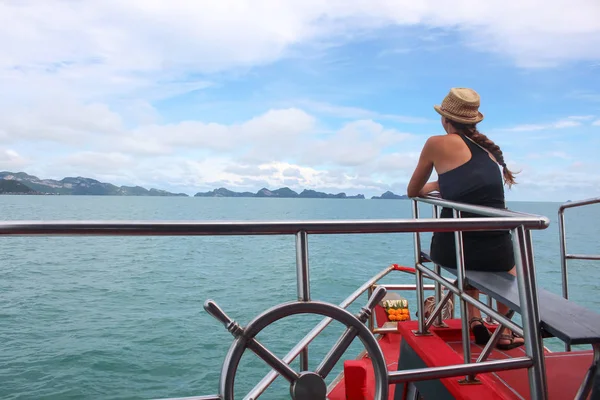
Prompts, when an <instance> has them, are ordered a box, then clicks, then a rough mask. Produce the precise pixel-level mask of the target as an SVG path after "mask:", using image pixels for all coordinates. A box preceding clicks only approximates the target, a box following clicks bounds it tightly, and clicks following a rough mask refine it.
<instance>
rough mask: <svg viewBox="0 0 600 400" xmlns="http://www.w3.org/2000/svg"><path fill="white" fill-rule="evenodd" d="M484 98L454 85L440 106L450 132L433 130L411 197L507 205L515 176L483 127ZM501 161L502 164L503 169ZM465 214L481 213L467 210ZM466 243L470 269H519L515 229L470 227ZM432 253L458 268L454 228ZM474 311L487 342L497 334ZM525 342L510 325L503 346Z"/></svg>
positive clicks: (474, 323) (448, 214) (473, 321)
mask: <svg viewBox="0 0 600 400" xmlns="http://www.w3.org/2000/svg"><path fill="white" fill-rule="evenodd" d="M479 104H480V99H479V95H478V94H477V93H476V92H475V91H474V90H472V89H466V88H453V89H451V90H450V93H449V94H448V95H447V96H446V98H445V99H444V100H443V102H442V105H441V106H434V108H435V110H436V111H437V112H438V113H439V114H441V115H442V126H443V127H444V130H445V131H446V133H447V134H446V135H440V136H432V137H430V138H429V139H428V140H427V142H426V143H425V146H424V147H423V150H422V152H421V155H420V158H419V162H418V165H417V167H416V169H415V171H414V173H413V176H412V178H411V180H410V183H409V184H408V190H407V193H408V196H409V197H418V196H424V195H426V194H428V193H431V192H434V191H438V192H440V194H441V196H442V198H443V199H446V200H451V201H456V202H462V203H468V204H476V205H480V206H487V207H496V208H502V209H504V208H506V205H505V200H504V185H503V184H504V183H506V184H508V186H509V187H510V186H511V185H513V184H514V183H515V179H514V176H513V173H512V172H511V171H510V170H509V169H508V168H507V167H506V163H505V162H504V156H503V154H502V151H501V150H500V147H498V145H496V144H495V143H494V142H492V141H491V140H490V139H488V138H487V137H486V136H485V135H483V134H481V133H480V132H479V131H478V130H477V126H476V125H477V123H478V122H480V121H481V120H483V114H481V113H480V112H479ZM498 165H500V166H501V167H502V173H501V172H500V168H499V167H498ZM433 168H435V170H436V172H437V175H438V181H436V182H429V183H427V181H428V180H429V177H430V176H431V173H432V171H433ZM503 178H504V179H503ZM503 181H504V182H503ZM462 216H463V217H474V216H475V215H473V214H469V213H463V215H462ZM441 217H442V218H452V217H453V215H452V210H451V209H448V208H444V209H443V210H442V213H441ZM463 246H464V260H465V269H467V270H480V271H507V272H509V273H511V274H513V275H514V274H515V268H514V265H515V264H514V262H515V261H514V254H513V247H512V241H511V236H510V232H508V231H489V232H465V233H464V234H463ZM431 258H432V261H434V262H435V263H437V264H439V265H443V266H445V267H448V268H456V251H455V242H454V233H453V232H435V233H434V234H433V238H432V241H431ZM466 292H467V293H468V294H469V295H471V296H472V297H474V298H476V299H477V298H478V297H479V292H478V291H476V290H474V289H473V288H471V289H470V290H467V291H466ZM498 311H499V312H500V313H502V314H504V315H506V314H507V313H508V312H509V309H508V307H507V306H505V305H504V304H501V303H499V302H498ZM468 314H469V316H470V319H469V327H470V329H471V330H472V332H473V334H474V336H475V341H476V343H477V344H482V345H483V344H485V343H487V341H488V340H489V339H490V336H491V335H490V332H489V331H488V329H487V328H486V327H485V325H484V323H483V320H482V319H481V312H480V311H479V309H478V308H476V307H475V306H473V305H471V304H468ZM523 343H524V342H523V338H521V337H517V336H516V335H515V334H514V333H512V332H511V331H510V330H509V329H508V328H506V329H505V330H504V332H503V333H502V335H501V336H500V340H499V341H498V344H497V347H498V348H500V349H511V348H514V347H517V346H521V345H523Z"/></svg>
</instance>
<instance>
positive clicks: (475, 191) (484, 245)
mask: <svg viewBox="0 0 600 400" xmlns="http://www.w3.org/2000/svg"><path fill="white" fill-rule="evenodd" d="M459 136H460V137H461V138H462V140H463V141H464V142H465V144H466V145H467V146H468V148H469V150H470V152H471V159H470V160H469V161H467V162H466V163H464V164H462V165H461V166H459V167H456V168H454V169H452V170H450V171H447V172H444V173H442V174H439V176H438V184H439V187H440V194H441V196H442V198H443V199H445V200H451V201H456V202H460V203H467V204H475V205H480V206H486V207H494V208H502V209H504V208H506V205H505V204H506V203H505V199H504V182H503V179H502V173H501V172H500V168H499V166H498V164H497V163H496V162H495V161H494V160H492V159H491V158H490V156H489V154H488V152H487V151H485V150H484V149H483V148H481V147H479V146H478V145H477V144H475V143H473V142H472V141H471V140H469V139H468V138H466V137H465V136H464V135H462V134H460V135H459ZM440 216H441V217H442V218H453V213H452V210H451V209H449V208H443V209H442V212H441V215H440ZM462 217H463V218H469V217H481V216H479V215H475V214H471V213H466V212H463V213H462ZM463 244H464V257H465V267H466V268H467V269H474V270H490V271H508V270H510V269H511V268H512V267H513V266H514V257H513V252H512V241H511V236H510V232H508V231H486V232H465V233H464V234H463ZM431 257H432V259H433V260H434V261H435V262H437V263H438V264H441V265H444V266H446V267H451V268H456V253H455V248H454V233H453V232H436V233H435V234H434V235H433V238H432V242H431Z"/></svg>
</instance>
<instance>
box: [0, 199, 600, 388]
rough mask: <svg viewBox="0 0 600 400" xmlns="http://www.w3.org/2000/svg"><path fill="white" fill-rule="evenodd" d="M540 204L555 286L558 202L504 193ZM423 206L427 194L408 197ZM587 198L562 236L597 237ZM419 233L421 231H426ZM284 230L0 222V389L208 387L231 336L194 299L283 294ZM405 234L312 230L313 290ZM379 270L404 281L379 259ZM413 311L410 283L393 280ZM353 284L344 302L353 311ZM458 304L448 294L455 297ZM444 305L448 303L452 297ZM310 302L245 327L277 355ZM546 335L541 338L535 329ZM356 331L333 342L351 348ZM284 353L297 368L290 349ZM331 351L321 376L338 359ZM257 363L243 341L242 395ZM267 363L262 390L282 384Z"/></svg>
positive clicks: (591, 242) (576, 278)
mask: <svg viewBox="0 0 600 400" xmlns="http://www.w3.org/2000/svg"><path fill="white" fill-rule="evenodd" d="M508 205H509V207H510V208H511V209H513V210H516V211H523V212H530V213H536V214H542V215H545V216H548V217H549V218H550V220H551V226H550V227H549V228H548V229H546V230H543V231H534V232H533V239H534V247H535V252H536V253H535V257H536V258H535V260H536V267H537V271H538V273H537V276H538V282H539V285H540V286H542V287H544V288H546V289H548V290H550V291H553V292H555V293H559V294H560V293H561V275H560V261H559V237H558V227H557V210H558V207H559V204H558V203H532V202H515V203H509V204H508ZM0 210H1V216H2V217H1V219H2V220H46V221H47V220H66V219H70V220H195V221H202V220H289V219H292V220H311V219H380V218H410V217H411V203H410V201H402V200H400V201H393V200H337V199H323V200H322V199H255V198H248V199H243V198H241V199H234V198H161V197H87V196H85V197H70V196H64V197H63V196H2V197H0ZM421 213H422V215H423V216H430V215H431V207H430V206H427V205H423V206H422V207H421ZM599 222H600V207H599V206H589V207H586V208H583V209H572V210H568V211H567V237H568V251H569V252H570V253H588V254H590V253H591V254H598V253H600V248H599V247H600V246H599V245H598V237H599V235H600V223H599ZM429 237H430V235H429V234H424V235H423V242H424V246H428V243H429ZM294 243H295V242H294V237H293V236H291V235H288V236H257V237H247V236H246V237H241V236H235V237H230V236H221V237H3V238H1V239H0V398H2V399H145V398H161V397H183V396H193V395H208V394H216V393H217V392H218V380H219V374H220V369H221V365H222V363H223V359H224V357H225V354H226V353H227V350H228V348H229V346H230V345H231V343H232V340H233V338H232V336H231V334H229V333H228V332H227V331H226V330H225V329H224V327H223V326H222V325H221V324H220V323H218V322H217V321H216V320H214V319H213V318H212V317H210V316H209V315H207V313H206V312H204V310H203V308H202V306H203V304H204V302H205V301H206V300H207V299H213V300H215V301H216V302H217V303H218V304H219V305H220V306H221V307H222V308H223V309H224V310H225V312H226V313H227V314H228V315H230V316H231V317H232V318H234V319H235V320H236V321H239V322H240V323H241V324H242V325H244V324H246V323H247V322H249V321H250V320H251V319H252V318H254V317H255V316H257V315H258V314H260V313H261V312H263V311H264V310H266V309H268V308H269V307H272V306H274V305H277V304H280V303H283V302H288V301H293V300H296V298H297V292H296V290H297V288H296V271H295V244H294ZM412 246H413V239H412V235H411V234H370V235H368V234H367V235H320V236H319V235H311V236H309V257H310V258H309V260H310V283H311V296H312V298H313V299H318V300H322V301H327V302H332V303H335V304H339V303H340V302H341V301H343V300H344V299H345V298H346V297H347V296H348V295H349V294H350V293H352V292H353V291H354V290H356V289H357V288H358V287H359V286H360V285H361V284H362V283H363V282H364V281H365V280H367V279H369V278H370V277H372V276H373V275H375V274H376V273H378V272H379V271H381V270H382V269H384V268H385V267H386V266H388V265H390V264H392V263H398V264H403V265H407V266H412V265H413V264H414V259H413V257H414V256H413V247H412ZM597 267H598V265H597V263H595V262H593V261H570V262H569V278H570V283H569V285H570V286H569V289H570V297H571V298H572V299H573V301H576V302H578V303H580V304H582V305H584V306H586V307H589V308H591V309H594V310H597V309H598V306H600V300H599V299H598V296H597V293H598V287H599V285H600V270H599V269H598V268H597ZM381 282H382V283H414V277H412V276H410V275H406V274H401V273H392V274H390V275H389V276H388V277H386V278H385V279H383V280H382V281H381ZM402 295H404V296H405V297H406V298H407V299H408V300H409V302H410V308H411V311H412V314H413V318H414V311H415V309H416V303H415V299H414V293H412V292H403V293H402ZM365 301H366V295H363V296H361V298H360V299H359V300H358V301H357V302H356V303H355V304H353V305H352V306H351V307H350V310H351V311H353V312H356V311H357V310H358V309H359V308H360V307H361V306H362V305H364V303H365ZM456 308H457V309H458V307H456ZM457 311H458V310H457ZM320 320H321V318H320V317H317V316H312V315H303V316H294V317H288V318H284V319H282V320H280V321H278V322H277V323H275V324H274V325H272V326H269V327H267V328H266V329H265V331H263V332H261V333H260V334H259V336H258V338H259V340H260V341H261V343H263V344H264V345H265V346H266V347H267V348H269V349H270V350H272V351H273V352H274V353H275V354H277V355H278V356H279V357H283V356H284V355H285V354H286V353H287V352H288V351H289V350H290V349H291V348H292V347H293V346H294V345H295V344H296V343H297V342H298V340H300V339H301V338H302V337H303V336H304V335H305V334H306V333H308V332H309V331H310V330H311V329H312V328H313V327H314V325H315V324H316V323H318V321H320ZM344 328H345V327H344V326H342V325H341V324H340V323H337V322H333V323H332V324H331V325H330V326H329V327H328V328H326V329H325V331H324V332H323V334H322V335H320V336H319V337H318V338H317V339H316V340H315V341H314V342H313V343H312V344H311V346H310V349H309V366H310V368H312V369H314V368H315V367H316V366H317V365H318V364H319V363H320V361H321V360H322V358H323V357H324V356H325V354H326V353H327V352H328V351H329V349H330V348H331V346H332V345H333V344H334V343H335V341H336V340H337V339H338V337H339V335H341V333H342V332H343V331H344ZM545 345H546V346H547V347H549V348H551V349H552V350H558V351H560V350H561V349H562V344H561V343H560V342H558V341H557V340H556V339H550V340H546V341H545ZM362 349H363V348H362V344H361V343H360V341H359V340H355V341H354V343H353V344H352V346H351V347H350V348H349V349H348V351H347V352H346V354H345V356H344V358H354V357H355V356H356V355H357V354H358V352H360V351H361V350H362ZM292 366H293V367H294V368H298V361H295V362H294V363H293V364H292ZM341 366H342V361H340V362H339V363H338V364H337V366H336V368H335V369H334V371H333V372H332V373H331V374H330V376H329V377H328V381H331V379H333V378H334V377H335V375H336V374H337V373H339V371H340V370H341ZM268 371H269V367H267V366H266V364H265V363H264V362H262V360H260V359H258V357H256V356H255V355H254V354H253V353H251V352H250V351H247V352H246V353H245V354H244V356H243V358H242V362H241V364H240V367H239V368H238V371H237V375H236V378H235V382H236V393H237V396H236V397H240V398H241V397H243V395H245V393H247V391H248V390H249V389H251V388H252V387H253V386H254V385H255V384H257V383H258V382H259V381H260V379H262V377H263V376H264V375H265V374H266V373H267V372H268ZM288 393H289V392H288V385H287V384H286V382H285V381H284V380H283V379H281V378H277V380H276V381H275V384H274V385H273V387H271V388H269V389H268V390H267V392H265V394H264V395H263V396H262V397H261V398H264V399H281V398H287V397H288Z"/></svg>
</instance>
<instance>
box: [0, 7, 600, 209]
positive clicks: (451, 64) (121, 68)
mask: <svg viewBox="0 0 600 400" xmlns="http://www.w3.org/2000/svg"><path fill="white" fill-rule="evenodd" d="M452 87H470V88H473V89H475V90H476V91H477V92H478V93H479V94H480V95H481V108H480V111H481V112H482V113H483V114H484V115H485V119H484V121H482V122H481V123H480V124H479V129H480V131H481V132H483V133H485V134H486V135H488V136H489V137H490V138H491V139H492V140H494V141H495V142H496V143H497V144H498V145H499V146H500V148H501V149H502V151H503V152H504V155H505V160H506V162H507V164H508V167H509V168H510V169H511V170H513V171H517V172H519V174H518V175H516V178H517V185H516V186H513V188H512V189H510V190H508V188H507V193H506V196H507V200H527V201H540V200H555V201H566V200H568V199H572V200H575V199H582V198H587V197H595V196H598V195H599V194H600V174H599V173H598V171H599V168H600V156H598V153H599V152H600V2H599V1H597V0H569V1H563V0H553V1H547V0H519V1H508V2H505V1H496V0H487V1H485V2H483V1H479V0H472V1H468V0H455V1H452V2H448V1H445V0H439V1H434V0H429V1H428V0H419V1H404V0H363V1H359V0H328V1H322V0H302V1H295V0H287V1H286V0H237V1H236V0H219V1H212V0H210V1H209V0H198V1H192V0H189V1H184V0H164V1H163V0H128V1H117V0H69V1H61V0H47V1H37V0H31V1H28V0H23V1H19V2H17V1H9V0H0V93H1V96H0V107H1V112H0V170H8V171H14V172H16V171H24V172H27V173H30V174H33V175H36V176H38V177H40V178H54V179H61V178H63V177H65V176H85V177H90V178H95V179H98V180H101V181H105V182H111V183H114V184H118V185H141V186H144V187H148V188H149V187H157V188H162V189H167V190H176V191H183V192H186V193H189V194H194V193H196V192H198V191H207V190H212V189H215V188H218V187H222V186H224V187H227V188H229V189H232V190H240V191H241V190H250V191H257V190H259V189H261V188H262V187H267V188H270V189H276V188H279V187H284V186H287V187H290V188H292V189H294V190H297V191H300V190H302V189H305V188H306V189H314V190H321V191H326V192H332V193H338V192H342V191H343V192H345V193H347V194H348V195H351V194H352V195H354V194H359V193H362V194H364V195H366V196H371V195H379V194H381V193H383V192H384V191H387V190H391V191H393V192H395V193H398V194H404V193H405V192H406V185H407V183H408V180H409V179H410V176H411V174H412V171H413V170H414V168H415V166H416V162H417V159H418V156H419V152H420V150H421V148H422V146H423V144H424V143H425V141H426V139H427V138H428V137H430V136H432V135H439V134H443V133H444V131H443V129H442V127H441V124H440V117H439V115H438V114H437V113H436V112H435V111H434V109H433V105H435V104H440V103H441V101H442V100H443V98H444V96H445V95H446V94H447V93H448V91H449V90H450V88H452ZM433 179H436V176H435V174H434V175H433V176H432V180H433Z"/></svg>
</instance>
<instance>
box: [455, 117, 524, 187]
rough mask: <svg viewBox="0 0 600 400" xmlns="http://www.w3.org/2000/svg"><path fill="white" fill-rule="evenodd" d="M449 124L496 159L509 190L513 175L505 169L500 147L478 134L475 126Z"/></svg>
mask: <svg viewBox="0 0 600 400" xmlns="http://www.w3.org/2000/svg"><path fill="white" fill-rule="evenodd" d="M450 123H451V124H452V126H454V128H455V129H456V130H457V131H458V132H460V133H462V134H464V135H465V136H466V137H468V138H469V139H471V140H473V141H474V142H475V143H477V144H478V145H480V146H481V147H483V148H484V149H486V150H488V151H489V152H490V153H492V155H493V156H494V158H495V159H496V161H497V162H498V164H499V165H500V166H501V167H502V175H503V176H504V183H506V184H507V185H508V187H509V188H510V187H511V186H512V185H514V184H516V181H515V173H513V172H512V171H511V170H509V169H508V168H507V167H506V162H505V161H504V154H503V153H502V150H500V146H498V145H497V144H496V143H494V142H493V141H492V140H491V139H490V138H488V137H487V136H485V135H484V134H483V133H481V132H479V131H478V130H477V127H476V126H475V125H472V124H460V123H458V122H454V121H450Z"/></svg>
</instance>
